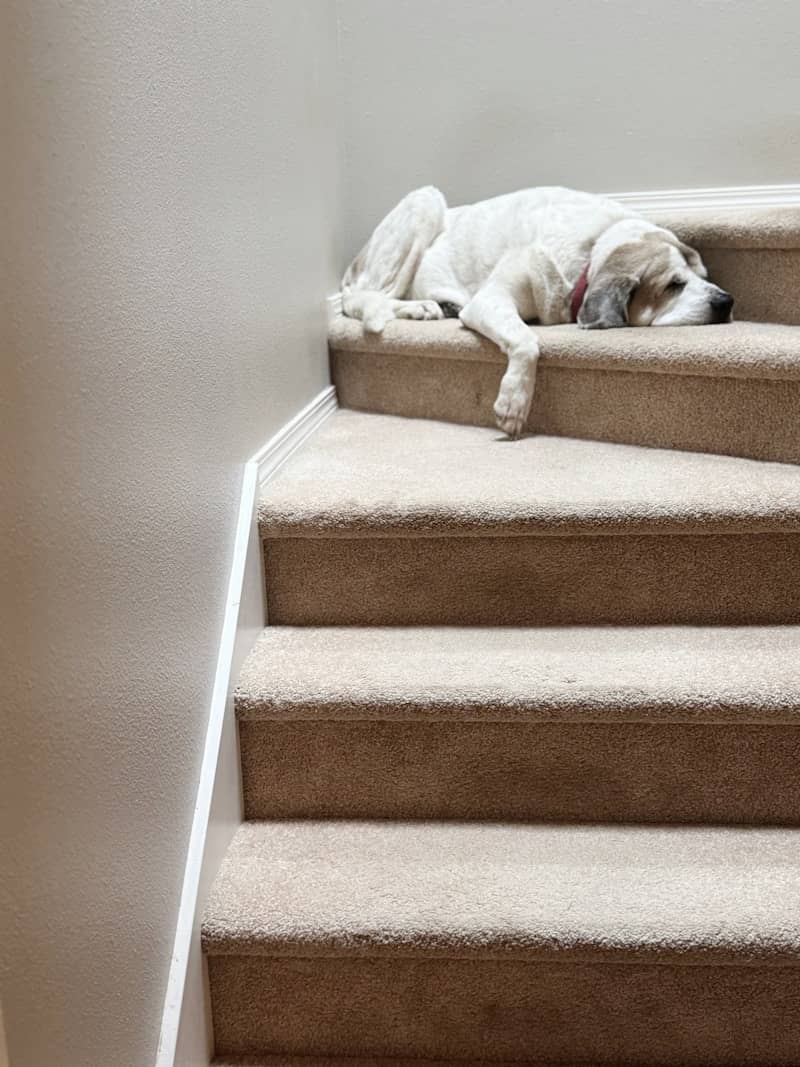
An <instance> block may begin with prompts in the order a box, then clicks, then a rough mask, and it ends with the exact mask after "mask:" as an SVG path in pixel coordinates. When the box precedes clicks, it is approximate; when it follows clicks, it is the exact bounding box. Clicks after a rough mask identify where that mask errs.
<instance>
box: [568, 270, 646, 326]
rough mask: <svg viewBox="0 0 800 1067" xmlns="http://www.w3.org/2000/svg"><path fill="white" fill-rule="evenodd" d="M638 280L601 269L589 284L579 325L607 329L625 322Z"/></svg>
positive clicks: (631, 276) (626, 322) (623, 324)
mask: <svg viewBox="0 0 800 1067" xmlns="http://www.w3.org/2000/svg"><path fill="white" fill-rule="evenodd" d="M638 284H639V279H638V278H636V277H635V276H634V275H632V274H613V273H612V272H610V271H602V270H601V272H600V274H599V275H598V277H597V278H596V279H595V280H594V281H593V282H592V284H591V285H590V286H589V289H588V291H587V293H586V296H585V298H584V301H583V304H582V305H581V309H580V311H579V312H578V325H579V326H582V327H583V329H584V330H608V329H613V328H614V327H615V326H627V325H628V304H629V303H630V299H631V296H632V295H633V291H634V290H635V289H636V286H637V285H638Z"/></svg>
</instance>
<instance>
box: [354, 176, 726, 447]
mask: <svg viewBox="0 0 800 1067" xmlns="http://www.w3.org/2000/svg"><path fill="white" fill-rule="evenodd" d="M732 305H733V300H732V298H731V297H730V296H729V295H728V294H727V293H724V292H723V291H722V290H721V289H719V288H718V287H717V286H715V285H712V284H711V283H710V282H708V281H706V270H705V267H704V266H703V263H702V260H701V259H700V256H699V255H698V253H697V252H695V251H694V250H693V249H691V248H689V247H688V246H686V245H684V244H682V243H681V242H680V241H679V240H678V239H677V238H676V237H675V235H674V234H672V233H670V232H669V231H668V230H664V229H662V228H661V227H658V226H655V225H654V224H653V223H651V222H648V221H647V220H646V219H644V218H642V217H640V216H639V215H637V214H636V213H635V212H633V211H630V210H628V209H627V208H625V207H624V206H623V205H622V204H618V203H616V202H615V201H613V200H608V199H606V198H605V197H601V196H594V195H592V194H589V193H580V192H576V191H574V190H571V189H561V188H557V187H552V188H551V187H545V188H539V189H525V190H522V191H521V192H518V193H510V194H509V195H507V196H499V197H496V198H495V199H493V200H484V201H482V202H480V203H477V204H471V205H468V206H465V207H457V208H449V209H448V207H447V204H446V202H445V199H444V197H443V196H442V194H441V193H440V192H439V190H438V189H434V188H433V187H431V186H427V187H425V188H423V189H417V190H416V191H415V192H413V193H410V194H409V195H408V196H407V197H405V198H404V199H403V200H401V201H400V203H399V204H398V205H397V207H396V208H395V209H394V210H393V211H392V212H391V213H390V214H389V215H388V216H387V217H386V218H385V219H384V220H383V222H381V224H380V225H379V226H378V228H377V229H376V230H375V232H374V233H373V235H372V237H371V238H370V240H369V241H368V242H367V244H366V246H365V247H364V248H363V249H362V251H361V252H360V253H359V255H358V256H357V257H356V259H355V260H354V261H353V263H352V264H351V265H350V267H349V268H348V270H347V272H346V274H345V276H344V278H343V280H342V309H343V311H344V313H345V315H349V316H351V317H353V318H359V319H362V320H363V323H364V329H365V330H368V331H371V332H376V333H380V332H381V331H382V330H383V328H384V326H385V325H386V323H387V322H389V321H390V320H391V319H392V318H412V319H434V318H443V317H445V315H456V314H457V315H458V316H459V318H460V319H461V321H462V322H463V323H464V325H466V326H468V327H469V328H470V329H473V330H475V331H476V332H477V333H480V334H483V335H484V336H485V337H488V338H489V339H490V340H492V341H494V343H495V344H497V345H498V346H499V347H500V348H501V349H502V351H503V352H504V353H505V354H506V356H507V357H508V370H507V371H506V374H505V376H504V377H503V381H502V383H501V386H500V393H499V395H498V398H497V403H496V404H495V414H496V416H497V421H498V425H499V426H500V427H501V428H502V429H503V430H505V431H506V433H508V434H509V435H510V436H512V437H517V436H519V434H520V433H521V432H522V429H523V427H524V425H525V420H526V419H527V416H528V412H529V410H530V406H531V400H532V398H533V388H534V381H535V375H536V362H537V360H538V356H539V346H538V342H537V339H536V334H535V333H534V332H533V331H532V330H530V329H529V328H528V326H527V325H526V324H527V323H529V322H533V321H536V322H539V323H541V324H543V325H551V324H554V323H560V322H570V321H577V323H578V325H580V326H583V327H585V328H588V329H597V328H604V327H609V326H628V325H630V326H669V325H691V324H701V323H710V322H727V321H729V319H730V313H731V308H732Z"/></svg>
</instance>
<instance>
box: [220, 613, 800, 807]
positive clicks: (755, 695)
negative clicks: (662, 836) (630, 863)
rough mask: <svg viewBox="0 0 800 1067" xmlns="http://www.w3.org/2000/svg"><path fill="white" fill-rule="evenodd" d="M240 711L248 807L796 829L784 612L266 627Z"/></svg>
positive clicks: (792, 647) (795, 671)
mask: <svg viewBox="0 0 800 1067" xmlns="http://www.w3.org/2000/svg"><path fill="white" fill-rule="evenodd" d="M236 710H237V714H238V716H239V720H240V722H239V731H240V733H239V736H240V743H241V756H242V784H243V794H244V803H245V815H246V817H247V818H248V819H276V818H290V819H291V818H348V819H354V818H355V819H364V818H369V819H372V818H392V819H495V820H497V819H505V820H513V821H520V820H540V821H593V822H597V821H604V822H613V823H620V822H640V823H644V822H647V823H665V822H671V823H701V824H703V823H719V824H721V823H728V824H747V823H749V824H751V825H756V824H759V825H798V824H800V790H798V789H797V759H798V753H800V633H799V632H798V630H797V629H796V628H793V627H786V628H776V627H763V628H747V627H743V628H734V629H727V628H723V627H715V628H710V629H707V630H703V629H697V628H683V627H681V628H676V629H668V628H663V627H653V628H640V629H630V628H618V629H617V628H613V629H593V628H576V629H570V628H565V629H561V630H559V629H554V630H539V629H534V630H530V629H503V628H493V629H480V628H476V629H460V628H452V629H450V628H443V629H428V628H419V629H404V628H384V629H350V628H344V627H343V628H338V629H337V628H330V629H321V630H317V629H314V628H308V629H303V628H283V627H271V628H269V629H267V630H265V631H264V633H263V634H262V636H261V638H260V639H259V641H258V642H257V644H256V646H255V648H254V649H253V652H252V653H251V655H250V657H249V658H248V660H247V662H246V663H245V665H244V667H243V669H242V672H241V675H240V679H239V687H238V690H237V692H236ZM587 782H590V783H591V786H590V788H587Z"/></svg>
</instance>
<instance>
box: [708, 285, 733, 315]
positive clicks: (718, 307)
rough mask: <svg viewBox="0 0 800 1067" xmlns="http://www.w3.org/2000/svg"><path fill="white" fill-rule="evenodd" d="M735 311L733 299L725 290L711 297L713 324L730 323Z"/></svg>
mask: <svg viewBox="0 0 800 1067" xmlns="http://www.w3.org/2000/svg"><path fill="white" fill-rule="evenodd" d="M732 310H733V297H732V296H731V294H730V293H726V292H725V291H724V290H723V289H720V290H719V291H718V292H716V293H714V295H713V296H712V297H711V314H712V322H729V321H730V317H731V311H732Z"/></svg>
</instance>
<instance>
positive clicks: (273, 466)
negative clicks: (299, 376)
mask: <svg viewBox="0 0 800 1067" xmlns="http://www.w3.org/2000/svg"><path fill="white" fill-rule="evenodd" d="M336 406H337V402H336V386H334V385H329V386H328V387H327V389H323V390H322V392H321V393H319V394H318V395H317V396H315V397H314V399H313V400H312V401H311V402H310V403H309V404H306V406H305V407H304V408H303V410H302V411H299V412H298V413H297V414H296V415H295V416H294V418H292V419H290V420H289V422H287V423H286V425H285V426H284V427H283V428H282V429H280V430H278V432H277V433H276V434H275V436H274V437H271V438H270V439H269V441H267V443H266V444H265V445H264V446H263V447H262V448H260V449H259V450H258V452H256V453H255V455H254V456H252V457H251V459H250V462H251V463H255V464H256V466H257V467H258V484H259V485H263V484H264V483H265V482H266V481H267V480H268V479H269V478H271V477H272V475H273V474H275V472H276V471H277V470H279V468H280V467H282V466H283V464H284V463H285V462H286V460H287V459H288V458H289V456H291V455H292V453H293V452H296V451H297V449H298V448H300V446H301V445H302V444H303V442H304V441H306V440H307V439H308V438H309V437H310V436H311V434H313V433H315V432H316V430H317V429H318V428H319V427H320V426H321V425H322V423H323V422H324V421H325V419H327V418H328V417H329V416H330V415H332V414H333V413H334V411H336Z"/></svg>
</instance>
